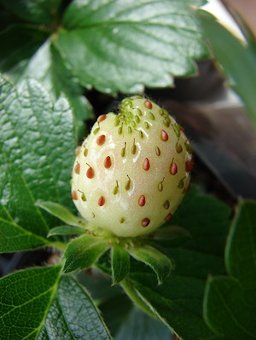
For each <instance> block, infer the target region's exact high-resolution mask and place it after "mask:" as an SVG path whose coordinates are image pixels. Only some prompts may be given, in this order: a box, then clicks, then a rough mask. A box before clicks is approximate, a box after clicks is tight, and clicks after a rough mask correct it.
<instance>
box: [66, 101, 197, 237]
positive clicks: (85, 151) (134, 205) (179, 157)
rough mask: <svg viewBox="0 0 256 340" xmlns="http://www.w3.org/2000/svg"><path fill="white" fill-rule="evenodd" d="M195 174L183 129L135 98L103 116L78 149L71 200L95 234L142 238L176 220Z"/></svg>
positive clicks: (155, 106)
mask: <svg viewBox="0 0 256 340" xmlns="http://www.w3.org/2000/svg"><path fill="white" fill-rule="evenodd" d="M191 169H192V156H191V147H190V144H189V141H188V139H187V138H186V136H185V134H184V132H183V129H182V128H181V127H180V126H179V125H178V124H177V123H176V121H175V120H174V119H173V118H172V117H171V116H170V115H169V114H168V112H167V111H166V110H164V109H161V108H160V107H159V106H158V105H156V104H155V103H154V102H152V101H150V100H148V99H146V98H143V97H141V96H133V97H130V98H126V99H124V100H123V101H122V102H121V104H120V106H119V112H118V114H117V115H116V114H114V113H112V112H111V113H108V114H106V115H102V116H100V117H99V118H98V120H97V122H96V123H95V124H94V126H93V128H92V131H91V133H90V135H89V136H88V137H87V138H86V140H85V141H84V142H83V144H82V146H81V147H80V149H79V151H78V153H77V157H76V160H75V163H74V168H73V178H72V199H73V201H74V203H75V205H76V207H77V209H78V211H79V212H80V214H81V216H82V217H83V218H84V219H86V220H87V221H88V222H89V224H90V225H91V226H92V227H93V228H94V227H95V230H97V229H105V230H108V231H110V232H112V233H113V234H114V235H117V236H119V237H135V236H139V235H144V234H147V233H150V232H152V231H154V230H155V229H156V228H158V227H159V226H160V225H161V224H163V223H164V222H165V221H167V220H169V219H170V218H171V217H172V215H173V213H174V211H175V210H176V208H177V207H178V205H179V204H180V202H181V200H182V198H183V196H184V194H185V192H186V190H187V188H188V185H189V180H190V172H191Z"/></svg>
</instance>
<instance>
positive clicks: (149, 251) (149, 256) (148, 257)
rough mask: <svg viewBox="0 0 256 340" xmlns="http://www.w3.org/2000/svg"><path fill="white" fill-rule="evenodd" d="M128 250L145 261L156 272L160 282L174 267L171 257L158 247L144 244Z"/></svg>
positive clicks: (136, 257) (138, 258)
mask: <svg viewBox="0 0 256 340" xmlns="http://www.w3.org/2000/svg"><path fill="white" fill-rule="evenodd" d="M128 251H129V254H130V255H131V256H132V257H134V258H135V259H136V260H137V261H141V262H143V263H145V264H146V265H147V266H149V267H150V268H151V269H152V270H153V271H154V272H155V274H156V276H157V280H158V284H161V283H163V281H164V280H165V278H166V277H167V276H168V275H169V274H170V272H171V270H172V269H173V263H172V261H171V259H170V258H169V257H167V256H166V255H164V254H163V253H161V252H160V251H159V250H157V249H156V248H153V247H151V246H148V245H144V246H141V247H134V248H129V249H128Z"/></svg>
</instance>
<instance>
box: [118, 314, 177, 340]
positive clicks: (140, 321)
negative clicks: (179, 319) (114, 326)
mask: <svg viewBox="0 0 256 340" xmlns="http://www.w3.org/2000/svg"><path fill="white" fill-rule="evenodd" d="M123 339H125V340H153V339H159V340H160V339H161V340H170V339H171V332H170V330H169V329H168V328H167V327H166V326H165V325H164V324H163V323H162V322H160V321H159V320H155V319H152V318H151V317H150V316H148V315H147V314H145V313H143V312H142V311H140V310H138V309H137V308H133V309H132V310H131V312H130V314H129V316H128V318H127V320H126V321H125V322H124V323H123V325H122V326H121V327H120V329H119V331H118V332H117V334H116V335H115V340H123Z"/></svg>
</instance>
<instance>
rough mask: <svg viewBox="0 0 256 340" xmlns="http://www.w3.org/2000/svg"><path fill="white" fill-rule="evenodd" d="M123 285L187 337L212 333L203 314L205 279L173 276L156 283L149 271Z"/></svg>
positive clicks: (142, 304) (138, 302)
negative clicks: (157, 284) (160, 283)
mask: <svg viewBox="0 0 256 340" xmlns="http://www.w3.org/2000/svg"><path fill="white" fill-rule="evenodd" d="M122 286H123V288H124V290H125V291H126V293H127V294H128V295H129V296H130V298H131V299H132V300H133V301H134V302H135V303H136V305H138V306H139V307H140V308H142V309H143V310H144V311H145V312H146V313H148V314H149V315H151V316H154V317H157V318H159V320H161V321H162V322H163V323H165V324H166V325H167V326H168V327H169V328H170V329H171V330H172V329H173V330H174V331H175V332H176V333H177V334H178V335H179V336H180V337H182V338H184V339H191V340H192V339H200V338H205V337H207V336H210V335H211V332H210V331H209V329H208V327H207V326H206V324H205V323H204V321H203V318H202V299H203V294H204V281H202V280H200V279H196V278H193V277H185V276H178V275H176V276H172V277H168V278H166V279H165V281H164V283H163V284H162V285H160V286H156V281H155V278H154V276H153V275H152V274H151V273H149V272H141V271H140V272H136V273H135V272H134V273H132V274H130V278H129V279H126V280H125V282H124V283H122Z"/></svg>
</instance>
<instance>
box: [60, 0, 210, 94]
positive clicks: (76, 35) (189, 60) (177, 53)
mask: <svg viewBox="0 0 256 340" xmlns="http://www.w3.org/2000/svg"><path fill="white" fill-rule="evenodd" d="M192 3H193V4H195V5H197V4H198V2H197V1H178V0H172V1H170V0H165V1H161V2H159V1H156V0H155V1H150V2H149V1H143V2H142V3H138V2H137V1H135V0H133V1H129V2H126V1H118V0H117V1H110V0H107V1H104V2H97V3H95V2H90V1H86V0H85V1H76V0H75V1H73V2H72V3H71V4H70V6H69V7H68V9H67V10H66V12H65V14H64V18H63V22H62V25H63V28H62V29H61V30H59V32H58V35H56V36H55V37H54V45H55V46H56V47H57V48H58V50H59V52H60V54H61V56H62V58H63V60H65V62H66V63H67V65H69V68H70V69H71V70H72V73H73V74H74V75H75V76H76V77H77V78H78V79H79V81H80V83H81V84H82V85H84V86H86V87H91V86H94V87H96V88H97V89H98V90H100V91H103V92H109V93H113V92H116V91H122V92H135V91H141V90H142V89H143V86H144V85H147V86H151V87H164V86H169V85H171V84H172V83H173V76H181V75H189V74H193V73H194V72H195V70H196V68H195V64H194V59H198V58H200V57H202V56H204V55H205V54H206V48H205V47H204V45H203V43H202V39H201V33H200V29H199V25H198V22H197V20H196V18H195V16H194V14H193V11H192V9H191V7H190V6H191V4H192Z"/></svg>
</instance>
